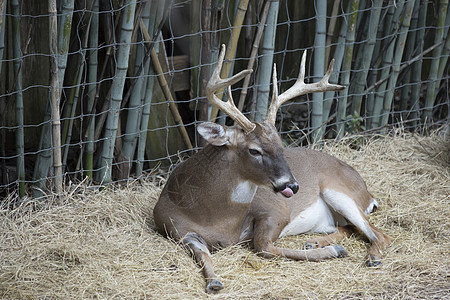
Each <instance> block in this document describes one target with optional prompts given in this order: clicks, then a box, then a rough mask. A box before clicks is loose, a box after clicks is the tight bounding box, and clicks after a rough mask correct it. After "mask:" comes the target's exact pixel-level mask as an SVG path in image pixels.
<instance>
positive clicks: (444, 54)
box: [435, 8, 450, 95]
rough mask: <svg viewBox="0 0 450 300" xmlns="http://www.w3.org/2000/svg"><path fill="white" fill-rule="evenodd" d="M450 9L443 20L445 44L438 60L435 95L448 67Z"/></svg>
mask: <svg viewBox="0 0 450 300" xmlns="http://www.w3.org/2000/svg"><path fill="white" fill-rule="evenodd" d="M449 30H450V9H448V8H447V17H446V18H445V27H444V37H443V39H445V43H444V45H443V48H442V53H441V57H440V59H439V69H438V75H437V83H436V91H435V95H437V94H438V91H439V87H440V86H441V80H442V78H443V75H444V70H445V69H446V68H447V67H448V65H447V61H448V57H449V54H450V34H449Z"/></svg>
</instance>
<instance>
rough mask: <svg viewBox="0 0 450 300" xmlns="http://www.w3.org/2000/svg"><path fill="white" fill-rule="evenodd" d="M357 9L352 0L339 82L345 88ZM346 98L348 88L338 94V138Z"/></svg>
mask: <svg viewBox="0 0 450 300" xmlns="http://www.w3.org/2000/svg"><path fill="white" fill-rule="evenodd" d="M358 7H359V0H352V1H350V2H349V9H348V12H349V16H348V26H347V34H346V37H345V52H344V59H343V62H342V75H341V81H340V84H341V85H342V86H347V87H348V85H349V82H350V71H351V66H352V60H353V47H354V42H355V33H356V22H357V19H358ZM347 98H348V88H346V89H343V90H342V91H340V92H339V102H338V108H337V113H336V122H337V136H338V137H339V138H340V137H342V136H344V129H345V124H344V120H345V117H346V111H347Z"/></svg>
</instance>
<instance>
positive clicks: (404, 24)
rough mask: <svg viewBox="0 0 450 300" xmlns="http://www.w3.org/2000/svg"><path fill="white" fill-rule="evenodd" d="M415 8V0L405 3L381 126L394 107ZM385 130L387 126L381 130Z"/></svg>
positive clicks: (384, 123) (386, 121) (386, 120)
mask: <svg viewBox="0 0 450 300" xmlns="http://www.w3.org/2000/svg"><path fill="white" fill-rule="evenodd" d="M413 8H414V1H407V2H406V3H405V10H404V14H403V17H402V20H401V26H400V32H399V35H398V38H397V43H396V45H395V52H394V53H395V54H394V60H393V65H392V74H391V76H390V77H389V82H388V88H387V91H386V94H385V96H384V102H383V111H382V116H381V122H380V126H381V127H384V126H385V125H386V124H387V123H388V120H389V112H390V110H391V107H392V101H393V98H394V91H395V86H396V84H397V79H398V74H399V72H400V64H401V61H402V56H403V50H404V48H405V44H406V37H407V35H408V30H409V26H410V24H411V16H412V12H413ZM381 131H382V132H384V131H385V128H383V129H382V130H381Z"/></svg>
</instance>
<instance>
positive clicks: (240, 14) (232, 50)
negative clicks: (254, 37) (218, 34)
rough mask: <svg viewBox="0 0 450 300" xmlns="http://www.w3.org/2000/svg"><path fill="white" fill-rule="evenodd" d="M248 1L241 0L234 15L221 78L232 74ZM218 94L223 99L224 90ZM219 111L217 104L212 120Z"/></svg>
mask: <svg viewBox="0 0 450 300" xmlns="http://www.w3.org/2000/svg"><path fill="white" fill-rule="evenodd" d="M248 2H249V0H240V1H239V5H238V9H237V12H236V15H235V17H234V22H233V29H232V31H231V37H230V40H229V42H228V45H227V52H226V53H227V54H226V57H225V63H224V66H223V68H222V71H221V73H220V77H221V78H227V77H229V76H230V71H231V67H232V62H231V61H232V59H233V58H234V57H235V55H236V48H237V43H238V40H239V35H240V33H241V29H242V23H243V22H244V17H245V12H246V11H247V6H248ZM217 94H218V97H219V98H220V99H222V97H223V94H224V93H223V90H222V91H218V92H217ZM218 112H219V110H218V108H217V107H216V106H213V107H212V109H211V114H210V117H209V119H210V120H211V121H213V120H214V119H215V118H216V117H217V113H218Z"/></svg>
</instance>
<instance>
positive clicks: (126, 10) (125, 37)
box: [99, 0, 136, 183]
mask: <svg viewBox="0 0 450 300" xmlns="http://www.w3.org/2000/svg"><path fill="white" fill-rule="evenodd" d="M135 8H136V0H126V1H125V3H124V7H123V14H122V16H123V18H122V25H121V31H120V38H119V45H118V54H117V55H118V57H117V66H116V74H115V76H114V79H113V83H112V87H111V101H110V106H109V112H108V118H107V120H106V127H105V135H104V137H105V140H104V142H103V149H102V154H101V162H100V170H99V178H100V179H101V181H102V182H104V183H109V182H111V169H112V162H113V156H114V145H115V141H116V134H117V127H118V126H119V112H120V104H121V101H122V93H123V89H124V84H125V78H126V75H127V69H128V59H129V53H130V42H131V35H132V33H133V21H134V14H135Z"/></svg>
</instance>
